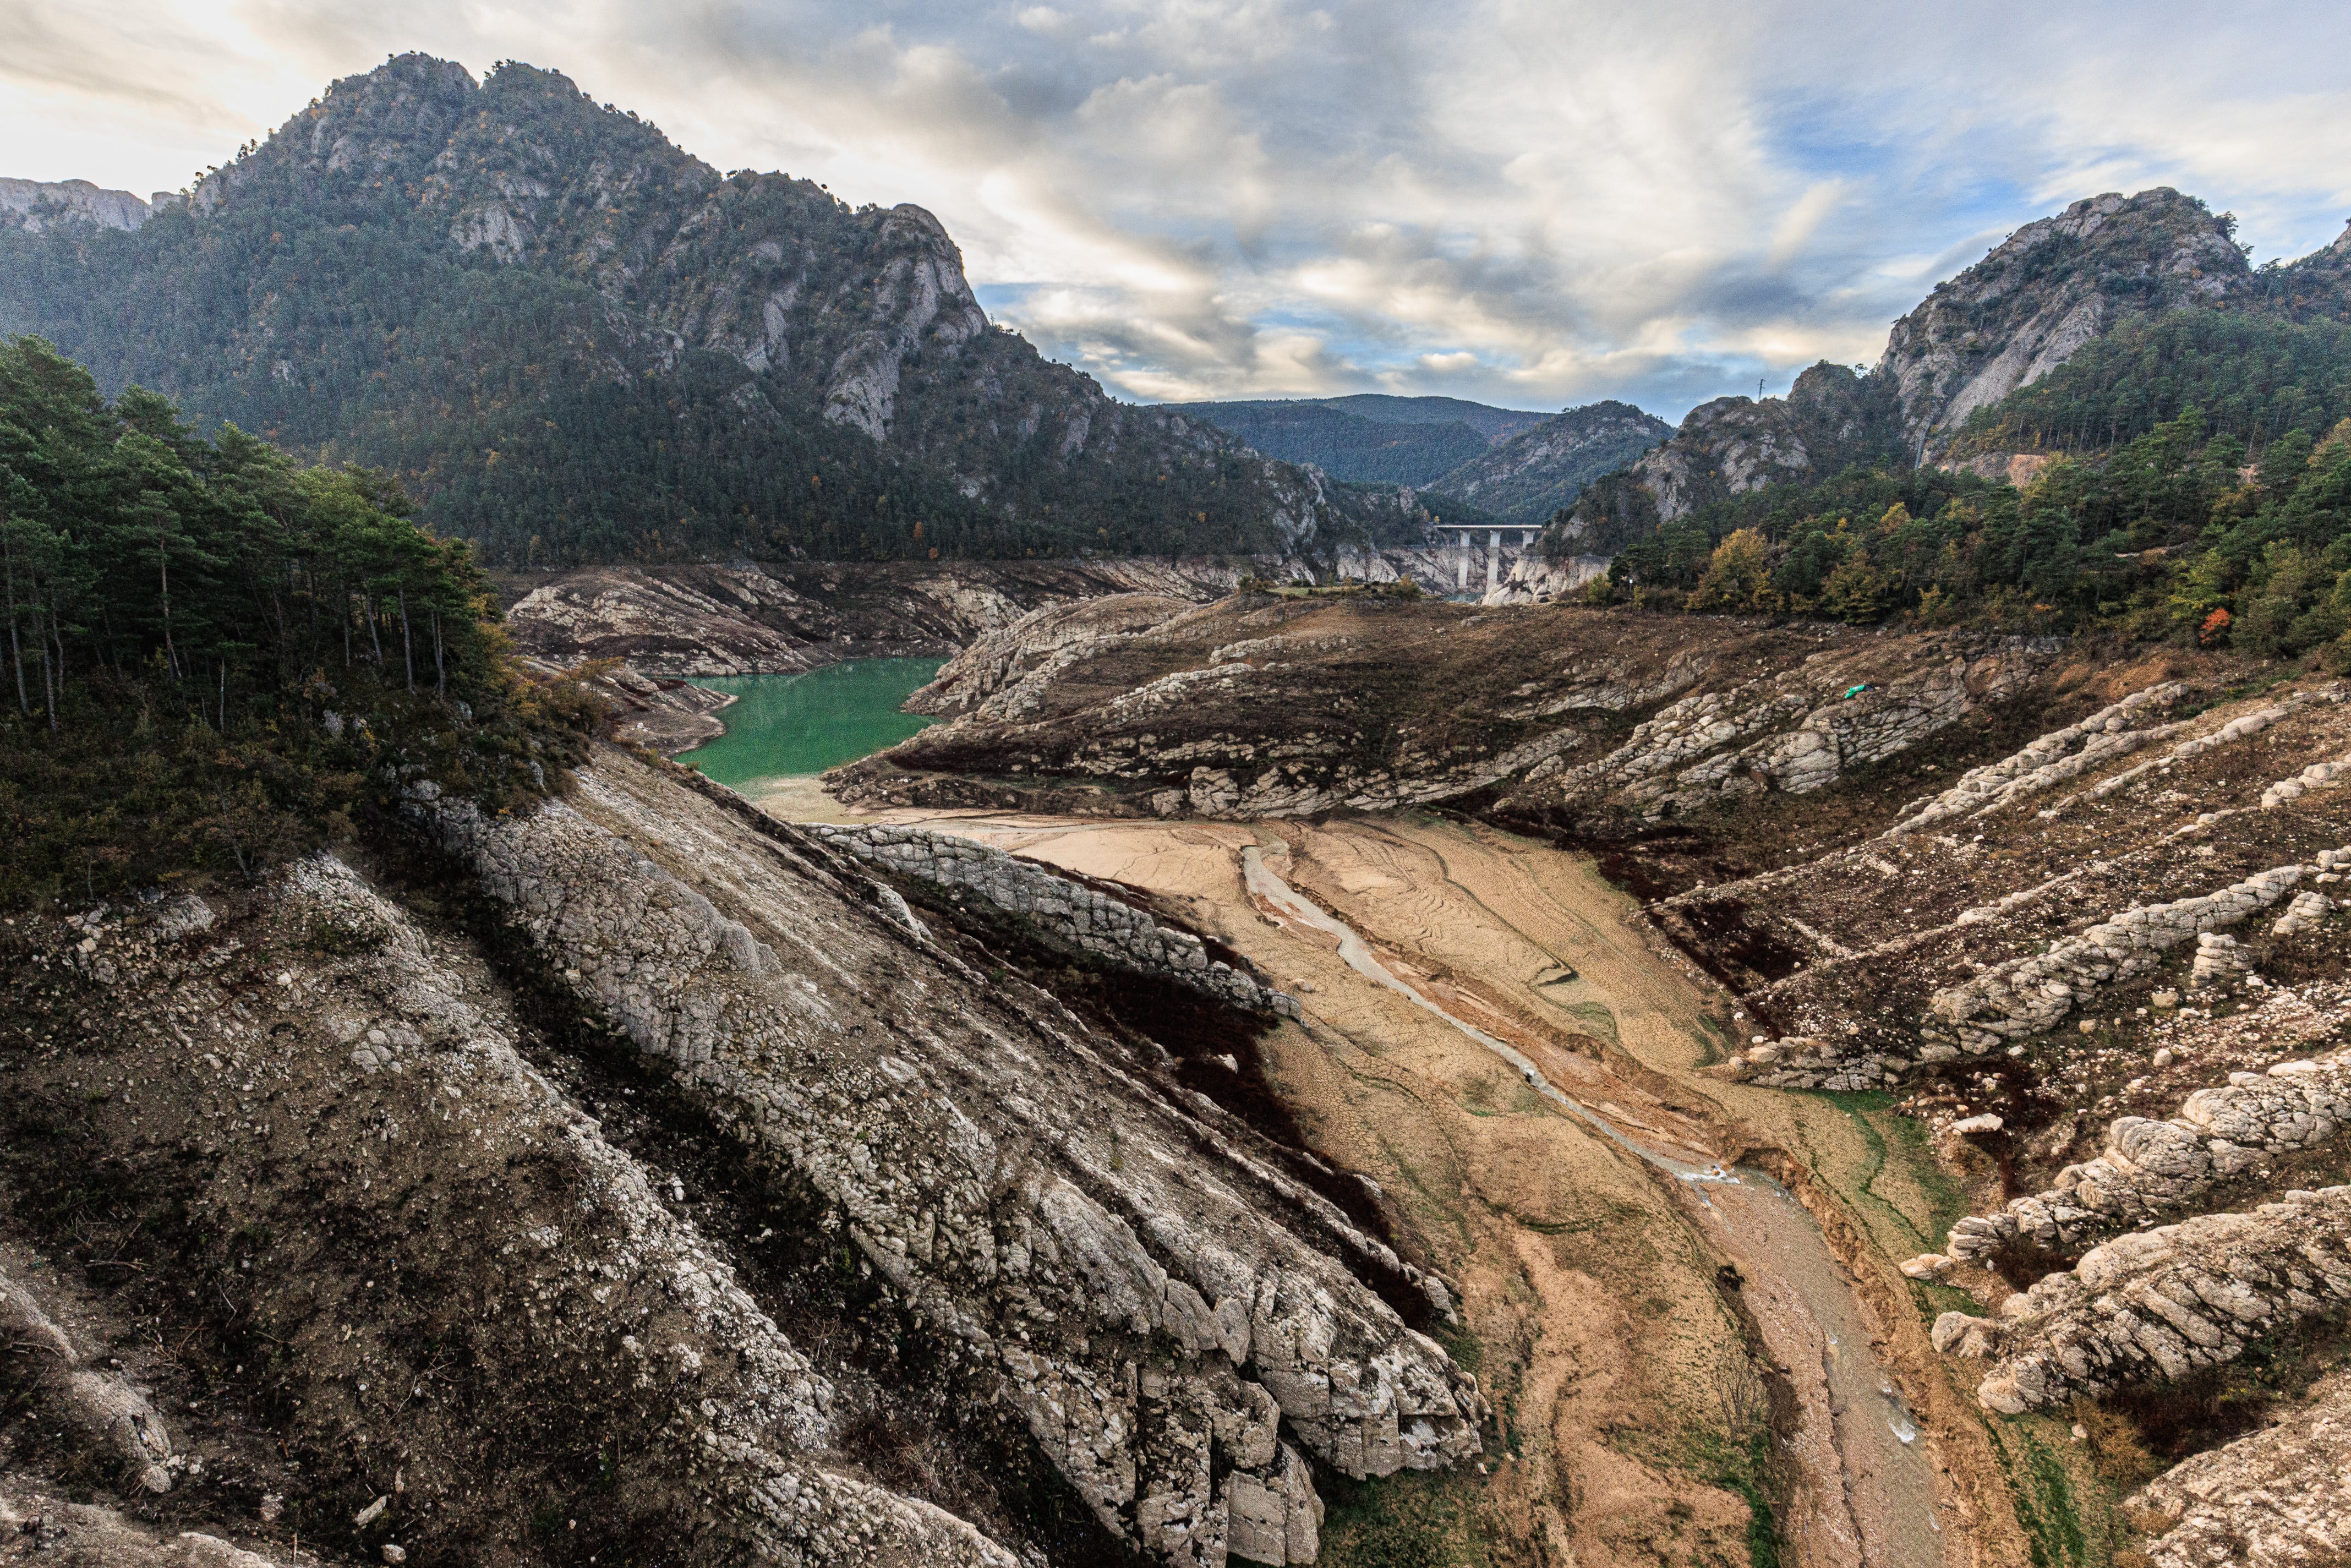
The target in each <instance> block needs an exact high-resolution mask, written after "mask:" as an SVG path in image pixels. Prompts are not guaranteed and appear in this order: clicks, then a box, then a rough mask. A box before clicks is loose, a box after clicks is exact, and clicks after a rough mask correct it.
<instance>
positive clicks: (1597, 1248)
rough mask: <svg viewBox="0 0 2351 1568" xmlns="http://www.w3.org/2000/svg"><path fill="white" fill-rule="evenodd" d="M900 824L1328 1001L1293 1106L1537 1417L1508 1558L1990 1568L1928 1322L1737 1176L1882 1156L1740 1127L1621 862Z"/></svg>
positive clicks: (1973, 1443) (1208, 833)
mask: <svg viewBox="0 0 2351 1568" xmlns="http://www.w3.org/2000/svg"><path fill="white" fill-rule="evenodd" d="M885 820H888V821H899V820H904V821H920V822H921V824H922V825H923V826H925V827H927V828H931V829H935V830H943V831H951V832H954V833H956V834H958V835H965V836H968V837H970V838H973V839H975V840H977V841H981V842H985V843H990V844H995V845H998V846H1001V847H1005V848H1009V849H1013V850H1016V851H1017V852H1019V853H1021V854H1023V855H1025V856H1027V857H1029V858H1030V859H1033V860H1035V861H1038V862H1041V863H1044V864H1047V865H1051V866H1057V867H1061V868H1063V869H1066V870H1069V871H1073V872H1077V873H1081V874H1084V875H1088V876H1092V877H1100V878H1104V879H1108V880H1113V881H1115V882H1118V883H1122V884H1123V885H1126V886H1130V887H1134V888H1138V889H1140V890H1142V891H1144V892H1145V893H1147V894H1153V895H1155V896H1157V897H1159V898H1161V899H1165V900H1166V901H1168V902H1169V903H1171V904H1174V905H1175V906H1177V907H1179V908H1180V909H1181V910H1182V911H1183V912H1184V913H1185V914H1186V915H1187V916H1188V917H1190V918H1192V919H1193V920H1195V921H1196V922H1197V923H1198V924H1199V925H1201V926H1202V927H1203V928H1204V929H1207V930H1209V931H1211V932H1213V933H1214V935H1216V936H1217V937H1218V938H1219V939H1220V940H1222V941H1224V942H1226V943H1228V945H1229V946H1232V947H1233V948H1234V949H1235V950H1237V951H1238V952H1240V953H1242V954H1243V955H1244V956H1247V957H1248V958H1249V959H1250V961H1251V962H1252V963H1254V964H1255V965H1256V966H1257V967H1259V968H1260V969H1261V970H1263V971H1264V972H1266V973H1268V974H1270V975H1272V976H1275V977H1277V978H1278V979H1279V980H1280V981H1281V982H1283V983H1286V984H1287V985H1289V986H1290V988H1292V989H1293V990H1295V991H1296V992H1297V993H1298V994H1299V1000H1300V1016H1299V1018H1298V1019H1296V1020H1295V1021H1293V1022H1291V1023H1289V1024H1286V1025H1284V1026H1283V1027H1282V1028H1281V1029H1280V1030H1277V1031H1276V1032H1275V1034H1274V1035H1272V1036H1271V1037H1270V1038H1269V1039H1268V1040H1267V1041H1265V1042H1264V1044H1263V1046H1262V1047H1261V1048H1260V1049H1262V1050H1264V1051H1266V1052H1267V1053H1268V1056H1269V1074H1270V1079H1271V1081H1272V1082H1273V1083H1274V1084H1275V1086H1276V1087H1277V1088H1278V1089H1279V1090H1280V1092H1281V1093H1282V1095H1283V1098H1284V1100H1285V1102H1286V1103H1288V1104H1289V1105H1290V1106H1291V1108H1292V1109H1293V1110H1294V1111H1295V1112H1296V1113H1297V1114H1298V1115H1299V1117H1300V1120H1301V1124H1302V1125H1303V1126H1304V1127H1305V1128H1306V1130H1307V1132H1308V1134H1309V1135H1310V1137H1311V1140H1312V1143H1313V1146H1314V1147H1315V1148H1317V1149H1318V1150H1319V1151H1321V1152H1322V1153H1323V1154H1324V1155H1326V1156H1329V1157H1332V1158H1333V1159H1334V1160H1335V1161H1336V1162H1338V1163H1340V1164H1341V1165H1343V1166H1344V1167H1345V1168H1348V1169H1352V1170H1355V1171H1360V1172H1363V1173H1364V1174H1365V1175H1366V1176H1369V1177H1370V1178H1371V1179H1372V1180H1374V1182H1376V1183H1377V1184H1378V1185H1379V1186H1380V1188H1381V1190H1382V1191H1383V1192H1384V1193H1385V1194H1388V1195H1392V1196H1393V1197H1394V1199H1395V1202H1396V1203H1397V1204H1398V1206H1399V1207H1401V1208H1402V1209H1403V1211H1404V1212H1405V1215H1406V1216H1408V1218H1409V1219H1410V1221H1411V1223H1412V1226H1413V1228H1414V1229H1415V1231H1416V1233H1417V1234H1418V1235H1420V1236H1421V1237H1423V1238H1425V1239H1426V1245H1427V1246H1428V1247H1429V1248H1430V1249H1431V1251H1432V1253H1433V1254H1434V1255H1435V1256H1436V1257H1437V1259H1439V1260H1441V1266H1442V1267H1443V1269H1444V1270H1445V1272H1446V1273H1447V1277H1448V1278H1457V1279H1458V1280H1460V1281H1462V1282H1463V1289H1464V1291H1465V1299H1464V1311H1465V1313H1466V1315H1467V1318H1468V1325H1469V1328H1470V1331H1471V1332H1472V1333H1474V1334H1476V1336H1477V1337H1478V1339H1479V1342H1481V1346H1482V1356H1483V1360H1482V1363H1481V1365H1482V1366H1483V1367H1484V1368H1486V1369H1487V1374H1486V1375H1487V1386H1488V1387H1489V1391H1493V1392H1495V1394H1496V1396H1497V1397H1498V1398H1499V1399H1501V1401H1502V1407H1503V1410H1504V1412H1505V1415H1504V1420H1503V1424H1502V1428H1501V1437H1502V1441H1503V1442H1504V1443H1505V1444H1506V1445H1507V1446H1508V1448H1509V1452H1510V1459H1509V1461H1508V1462H1506V1463H1505V1464H1504V1465H1503V1466H1502V1468H1501V1469H1499V1471H1498V1472H1497V1473H1498V1475H1499V1477H1501V1478H1502V1479H1501V1480H1500V1481H1499V1482H1498V1483H1497V1484H1496V1485H1495V1486H1494V1487H1493V1488H1492V1489H1491V1490H1490V1492H1489V1496H1488V1497H1487V1498H1486V1499H1485V1500H1483V1502H1482V1504H1481V1507H1482V1508H1483V1509H1484V1510H1485V1511H1487V1512H1488V1513H1489V1516H1490V1518H1491V1521H1492V1522H1491V1525H1490V1528H1492V1529H1494V1530H1496V1531H1499V1532H1501V1535H1502V1539H1501V1540H1500V1541H1497V1542H1495V1543H1494V1545H1495V1547H1496V1549H1498V1550H1499V1552H1501V1554H1502V1555H1505V1556H1508V1555H1510V1548H1509V1547H1508V1546H1507V1545H1505V1544H1504V1543H1505V1542H1508V1541H1510V1540H1512V1539H1516V1540H1519V1541H1520V1542H1529V1543H1531V1542H1548V1543H1550V1545H1551V1546H1552V1551H1553V1552H1554V1553H1556V1554H1557V1555H1558V1556H1559V1557H1560V1559H1561V1560H1562V1561H1564V1560H1569V1559H1571V1558H1572V1560H1573V1561H1576V1562H1579V1563H1620V1562H1631V1561H1635V1560H1639V1559H1640V1558H1641V1557H1642V1556H1643V1555H1644V1554H1645V1553H1653V1554H1656V1555H1661V1556H1665V1557H1667V1559H1669V1560H1676V1561H1681V1560H1688V1561H1709V1560H1714V1559H1715V1558H1717V1557H1719V1556H1722V1555H1729V1556H1732V1557H1736V1556H1738V1555H1739V1554H1740V1547H1741V1546H1742V1545H1743V1544H1744V1542H1745V1541H1746V1539H1747V1538H1748V1537H1749V1535H1750V1530H1751V1529H1752V1528H1753V1523H1754V1521H1753V1517H1752V1515H1751V1514H1750V1511H1749V1506H1748V1505H1749V1501H1750V1496H1754V1497H1760V1496H1762V1495H1767V1494H1768V1492H1769V1491H1770V1490H1771V1489H1774V1488H1776V1487H1779V1486H1782V1485H1786V1486H1788V1490H1789V1491H1790V1493H1791V1500H1792V1508H1791V1509H1790V1511H1789V1512H1788V1514H1787V1516H1786V1517H1785V1518H1784V1519H1782V1521H1780V1522H1779V1523H1778V1524H1777V1525H1776V1526H1772V1525H1770V1524H1768V1523H1767V1524H1766V1525H1765V1528H1767V1529H1770V1528H1776V1529H1779V1530H1783V1531H1785V1533H1786V1537H1787V1542H1786V1544H1787V1548H1788V1549H1789V1550H1790V1551H1791V1552H1792V1553H1793V1554H1794V1558H1795V1560H1796V1561H1800V1562H1805V1563H1940V1562H1944V1561H1947V1560H1948V1561H1952V1562H1959V1561H1968V1560H1970V1559H1969V1558H1967V1557H1966V1555H1965V1554H1964V1553H1959V1554H1957V1555H1952V1556H1949V1557H1948V1558H1947V1556H1946V1554H1945V1552H1944V1543H1943V1541H1942V1539H1941V1538H1942V1536H1943V1534H1944V1532H1945V1530H1946V1527H1947V1521H1948V1523H1949V1526H1951V1527H1958V1526H1961V1525H1966V1526H1969V1527H1971V1528H1972V1527H1979V1526H1980V1525H1981V1524H1982V1523H1983V1522H1984V1521H1983V1520H1982V1517H1981V1508H1982V1505H1981V1504H1980V1502H1979V1501H1978V1500H1976V1499H1974V1498H1973V1497H1971V1496H1970V1494H1969V1492H1968V1491H1967V1490H1964V1489H1962V1488H1960V1487H1959V1486H1956V1485H1954V1484H1953V1483H1952V1482H1951V1481H1949V1479H1946V1478H1947V1477H1948V1476H1949V1474H1950V1473H1951V1470H1952V1467H1953V1466H1954V1464H1955V1463H1956V1464H1957V1465H1958V1466H1959V1469H1960V1470H1961V1472H1962V1473H1963V1474H1964V1473H1972V1474H1974V1476H1975V1477H1976V1479H1977V1480H1978V1481H1979V1483H1980V1481H1981V1479H1982V1477H1981V1470H1982V1467H1983V1464H1984V1457H1983V1452H1982V1449H1983V1442H1982V1437H1981V1435H1980V1432H1976V1431H1973V1430H1971V1429H1970V1427H1972V1423H1971V1422H1970V1419H1969V1418H1968V1416H1966V1415H1965V1414H1964V1413H1963V1411H1962V1409H1961V1407H1960V1406H1959V1405H1958V1403H1957V1402H1956V1401H1955V1400H1954V1399H1953V1398H1952V1397H1951V1394H1950V1391H1949V1389H1948V1388H1947V1387H1944V1386H1943V1385H1942V1380H1941V1379H1940V1377H1939V1376H1938V1374H1937V1372H1936V1369H1935V1368H1934V1366H1933V1364H1932V1357H1931V1354H1930V1353H1928V1351H1927V1348H1926V1345H1925V1343H1924V1339H1923V1336H1922V1333H1921V1332H1920V1329H1919V1326H1918V1325H1917V1323H1915V1322H1904V1321H1903V1320H1902V1318H1900V1317H1896V1318H1893V1319H1892V1321H1890V1322H1885V1321H1881V1320H1880V1319H1879V1318H1878V1317H1877V1315H1876V1313H1877V1312H1882V1311H1885V1310H1886V1307H1887V1306H1888V1305H1889V1304H1891V1303H1896V1302H1902V1301H1903V1293H1902V1291H1901V1290H1900V1288H1899V1285H1898V1283H1896V1282H1895V1279H1894V1277H1893V1276H1891V1271H1890V1270H1889V1269H1888V1267H1887V1265H1886V1262H1885V1260H1883V1259H1882V1258H1880V1259H1872V1258H1869V1257H1867V1256H1864V1257H1861V1258H1857V1259H1851V1260H1841V1259H1839V1258H1837V1257H1836V1256H1834V1254H1833V1253H1832V1251H1831V1249H1829V1247H1828V1246H1827V1245H1826V1243H1825V1242H1824V1240H1823V1237H1822V1235H1821V1233H1820V1231H1819V1230H1818V1229H1817V1228H1815V1227H1814V1225H1813V1221H1812V1220H1811V1218H1810V1217H1809V1215H1808V1214H1807V1212H1806V1210H1805V1209H1804V1207H1802V1205H1801V1204H1800V1203H1799V1202H1797V1201H1796V1200H1795V1198H1794V1197H1792V1195H1791V1194H1790V1193H1789V1192H1788V1191H1787V1189H1786V1188H1785V1187H1783V1186H1780V1185H1779V1183H1777V1182H1776V1181H1774V1180H1773V1179H1772V1178H1771V1176H1769V1175H1768V1174H1767V1173H1766V1172H1765V1171H1764V1170H1762V1169H1760V1168H1757V1167H1756V1166H1755V1165H1754V1164H1752V1163H1740V1164H1738V1169H1737V1170H1736V1172H1735V1173H1734V1172H1731V1171H1728V1170H1726V1168H1725V1167H1726V1166H1727V1165H1730V1164H1734V1163H1739V1162H1752V1161H1755V1160H1756V1159H1758V1158H1769V1159H1770V1160H1771V1162H1772V1163H1774V1164H1776V1165H1778V1166H1780V1167H1781V1168H1782V1169H1792V1168H1793V1169H1801V1168H1804V1167H1807V1166H1811V1165H1813V1164H1814V1163H1817V1162H1818V1161H1820V1160H1822V1159H1823V1158H1826V1159H1830V1160H1836V1159H1839V1158H1841V1157H1844V1158H1849V1157H1851V1151H1850V1149H1849V1148H1848V1147H1845V1146H1844V1145H1847V1144H1849V1141H1850V1139H1849V1134H1846V1135H1842V1136H1841V1135H1839V1134H1842V1133H1843V1129H1841V1128H1837V1127H1835V1126H1834V1124H1831V1125H1830V1126H1829V1127H1828V1128H1827V1129H1825V1130H1826V1131H1828V1133H1829V1135H1830V1143H1829V1145H1828V1147H1826V1148H1825V1149H1821V1148H1815V1147H1814V1146H1813V1140H1814V1139H1815V1138H1816V1137H1817V1136H1818V1135H1819V1134H1817V1133H1815V1132H1814V1131H1813V1130H1812V1129H1809V1128H1807V1127H1805V1126H1804V1125H1802V1124H1801V1123H1799V1122H1797V1121H1794V1120H1792V1119H1791V1118H1789V1117H1788V1116H1786V1115H1785V1114H1782V1113H1778V1112H1777V1109H1776V1107H1774V1106H1772V1105H1771V1103H1770V1102H1771V1099H1772V1098H1773V1097H1770V1096H1756V1097H1754V1098H1755V1099H1756V1100H1758V1101H1759V1102H1760V1103H1758V1104H1756V1105H1754V1106H1752V1107H1746V1106H1742V1107H1740V1108H1738V1109H1736V1110H1734V1109H1733V1108H1732V1107H1731V1106H1729V1104H1727V1103H1725V1101H1724V1097H1723V1088H1724V1086H1723V1085H1721V1084H1720V1083H1719V1082H1711V1081H1708V1080H1706V1079H1702V1078H1699V1077H1698V1076H1696V1075H1695V1074H1694V1072H1693V1071H1692V1069H1693V1068H1694V1067H1695V1066H1696V1065H1697V1064H1698V1062H1699V1061H1702V1060H1704V1059H1705V1058H1706V1057H1707V1056H1708V1055H1709V1054H1713V1053H1712V1052H1710V1051H1708V1042H1709V1041H1710V1040H1718V1039H1719V1034H1720V1030H1721V1028H1722V1023H1721V1019H1720V1018H1719V1006H1718V1005H1717V999H1716V998H1713V997H1710V996H1708V994H1707V992H1706V990H1705V989H1704V988H1702V987H1700V986H1698V985H1696V984H1693V983H1692V982H1691V981H1690V980H1689V979H1687V977H1684V976H1683V975H1681V974H1679V973H1677V972H1676V971H1675V970H1674V969H1672V968H1671V967H1668V966H1667V964H1666V963H1664V962H1663V961H1662V960H1661V959H1660V958H1659V957H1658V956H1656V955H1654V954H1652V953H1651V952H1649V951H1648V950H1647V949H1646V947H1644V946H1642V944H1641V943H1640V942H1639V941H1638V939H1637V938H1636V937H1635V935H1634V933H1633V932H1632V931H1631V930H1630V929H1629V928H1628V927H1627V925H1626V924H1625V917H1626V915H1628V914H1629V913H1630V909H1629V906H1628V905H1627V904H1626V902H1625V900H1624V898H1623V897H1622V895H1621V894H1615V893H1614V891H1613V890H1610V889H1608V888H1607V887H1606V885H1605V884H1604V883H1602V882H1601V881H1600V880H1599V879H1598V877H1597V876H1596V875H1595V874H1594V873H1593V870H1592V868H1591V865H1590V863H1589V862H1588V861H1586V862H1578V861H1576V860H1574V859H1573V858H1572V857H1568V856H1563V855H1561V854H1559V853H1557V852H1553V851H1552V850H1550V849H1548V848H1547V847H1546V846H1543V845H1542V844H1541V843H1539V842H1535V841H1527V840H1522V839H1519V838H1516V837H1514V836H1512V835H1508V834H1501V833H1496V832H1493V831H1486V830H1479V829H1474V828H1468V827H1464V826H1463V825H1461V824H1458V823H1453V822H1446V821H1440V820H1435V819H1416V818H1407V819H1356V820H1350V821H1343V822H1334V823H1332V824H1329V825H1327V826H1324V827H1322V828H1314V829H1308V828H1303V827H1299V826H1288V825H1281V824H1260V825H1251V826H1247V827H1235V828H1221V827H1177V828H1168V827H1162V826H1159V825H1157V824H1104V823H1101V822H1089V821H1081V820H1073V819H1063V820H1058V821H1056V820H1046V819H1036V818H1029V817H1021V816H1011V815H1005V816H989V817H980V818H968V817H967V818H935V817H921V818H914V817H905V816H904V815H903V814H896V813H893V814H891V815H890V816H889V817H888V818H886V819H885ZM1277 868H1278V869H1277ZM1300 890H1307V891H1304V892H1301V891H1300ZM1332 911H1336V912H1339V913H1338V914H1336V915H1334V914H1332V913H1331V912H1332ZM1748 1111H1760V1112H1761V1113H1763V1114H1762V1116H1761V1119H1760V1120H1759V1119H1758V1118H1757V1117H1755V1116H1753V1115H1751V1114H1742V1112H1748ZM1782 1140H1784V1142H1782ZM1916 1218H1917V1219H1918V1220H1919V1221H1920V1222H1921V1223H1924V1222H1926V1220H1927V1218H1928V1217H1927V1216H1926V1215H1925V1214H1923V1213H1922V1214H1919V1215H1917V1217H1916ZM1849 1264H1851V1265H1857V1266H1858V1267H1859V1269H1861V1270H1864V1271H1871V1272H1875V1273H1876V1275H1878V1276H1879V1277H1878V1278H1876V1279H1875V1280H1874V1281H1872V1285H1873V1290H1872V1295H1873V1296H1874V1297H1875V1300H1876V1306H1875V1307H1873V1306H1872V1305H1871V1304H1870V1302H1869V1301H1867V1300H1865V1298H1864V1297H1863V1296H1862V1295H1860V1294H1858V1293H1857V1292H1856V1288H1855V1282H1854V1280H1853V1278H1852V1276H1851V1275H1850V1274H1849V1273H1848V1267H1849ZM1903 1304H1904V1305H1907V1302H1904V1303H1903ZM1905 1315H1906V1316H1907V1313H1906V1314H1905ZM1879 1346H1883V1347H1885V1349H1884V1350H1883V1351H1881V1350H1879V1349H1877V1348H1876V1347H1879ZM1881 1357H1887V1358H1890V1359H1887V1360H1886V1364H1883V1365H1881ZM1897 1369H1898V1370H1897ZM1497 1375H1499V1376H1501V1377H1502V1378H1504V1379H1505V1381H1502V1382H1500V1383H1499V1384H1497V1382H1496V1381H1495V1378H1496V1377H1497ZM1897 1384H1898V1387H1897ZM1913 1401H1915V1402H1917V1404H1918V1405H1921V1406H1931V1407H1932V1408H1933V1409H1934V1410H1935V1412H1936V1415H1937V1416H1938V1419H1936V1420H1933V1421H1928V1420H1927V1419H1926V1418H1925V1417H1922V1416H1916V1415H1915V1413H1914V1411H1913V1409H1912V1402H1913ZM1628 1421H1629V1422H1632V1423H1634V1428H1635V1429H1637V1431H1638V1435H1637V1436H1636V1435H1635V1429H1628V1427H1627V1426H1626V1423H1627V1422H1628ZM1921 1427H1924V1428H1925V1431H1924V1435H1923V1436H1922V1435H1921ZM1905 1433H1907V1437H1906V1436H1904V1434H1905ZM1691 1489H1696V1490H1695V1491H1694V1492H1693V1491H1692V1490H1691ZM1994 1506H1995V1508H1996V1507H1997V1504H1996V1503H1995V1504H1994ZM1957 1539H1958V1537H1956V1536H1955V1537H1954V1540H1955V1541H1956V1540H1957ZM1527 1549H1528V1547H1527V1546H1524V1545H1522V1546H1521V1547H1520V1548H1519V1550H1520V1551H1524V1550H1527Z"/></svg>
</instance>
